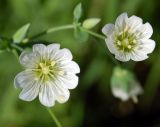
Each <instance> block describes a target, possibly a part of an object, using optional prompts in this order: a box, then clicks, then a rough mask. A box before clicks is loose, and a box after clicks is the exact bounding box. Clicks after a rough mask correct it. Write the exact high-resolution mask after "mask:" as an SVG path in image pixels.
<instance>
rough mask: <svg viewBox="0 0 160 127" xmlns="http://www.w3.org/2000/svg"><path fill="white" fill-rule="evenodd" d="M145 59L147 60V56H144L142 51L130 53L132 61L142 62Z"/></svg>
mask: <svg viewBox="0 0 160 127" xmlns="http://www.w3.org/2000/svg"><path fill="white" fill-rule="evenodd" d="M147 58H148V56H147V54H145V53H144V52H142V51H134V52H132V53H131V59H132V60H133V61H143V60H145V59H147Z"/></svg>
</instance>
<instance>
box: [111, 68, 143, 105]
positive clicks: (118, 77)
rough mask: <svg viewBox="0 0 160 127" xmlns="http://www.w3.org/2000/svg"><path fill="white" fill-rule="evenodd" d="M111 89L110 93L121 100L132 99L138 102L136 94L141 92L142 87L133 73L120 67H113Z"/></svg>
mask: <svg viewBox="0 0 160 127" xmlns="http://www.w3.org/2000/svg"><path fill="white" fill-rule="evenodd" d="M111 90H112V94H113V95H114V96H115V97H117V98H119V99H121V100H122V101H127V100H129V99H133V101H134V102H135V103H137V102H138V99H137V96H138V95H140V94H142V93H143V89H142V87H141V85H140V84H139V82H138V81H137V80H136V79H135V77H134V75H133V73H132V72H130V71H128V70H124V69H122V68H120V67H115V68H114V71H113V75H112V78H111Z"/></svg>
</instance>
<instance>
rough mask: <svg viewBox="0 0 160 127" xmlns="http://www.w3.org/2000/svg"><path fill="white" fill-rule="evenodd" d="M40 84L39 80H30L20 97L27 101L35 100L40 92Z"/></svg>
mask: <svg viewBox="0 0 160 127" xmlns="http://www.w3.org/2000/svg"><path fill="white" fill-rule="evenodd" d="M39 87H40V84H39V83H38V82H37V81H31V82H28V83H27V84H26V85H25V86H24V87H23V90H22V91H21V93H20V95H19V98H20V99H22V100H25V101H32V100H34V99H35V98H36V97H37V95H38V93H39Z"/></svg>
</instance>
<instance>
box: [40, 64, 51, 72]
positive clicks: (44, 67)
mask: <svg viewBox="0 0 160 127" xmlns="http://www.w3.org/2000/svg"><path fill="white" fill-rule="evenodd" d="M39 66H40V67H41V71H42V73H43V74H44V75H47V74H49V72H50V69H49V68H50V66H47V65H45V64H44V63H40V64H39Z"/></svg>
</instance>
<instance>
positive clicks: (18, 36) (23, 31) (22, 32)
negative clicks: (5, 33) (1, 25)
mask: <svg viewBox="0 0 160 127" xmlns="http://www.w3.org/2000/svg"><path fill="white" fill-rule="evenodd" d="M29 27H30V24H26V25H24V26H22V27H21V28H20V29H18V30H17V31H16V33H15V34H14V35H13V42H14V43H20V42H22V40H23V39H24V38H25V37H26V35H27V32H28V29H29Z"/></svg>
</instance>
